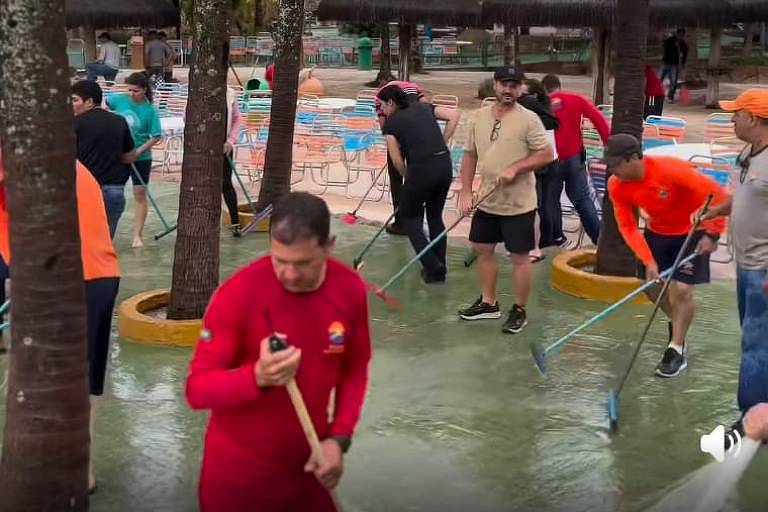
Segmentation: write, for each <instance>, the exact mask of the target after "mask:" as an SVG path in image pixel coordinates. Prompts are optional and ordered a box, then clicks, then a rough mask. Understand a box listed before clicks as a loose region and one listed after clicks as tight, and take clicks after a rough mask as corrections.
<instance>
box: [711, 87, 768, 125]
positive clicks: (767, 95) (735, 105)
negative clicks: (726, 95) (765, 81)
mask: <svg viewBox="0 0 768 512" xmlns="http://www.w3.org/2000/svg"><path fill="white" fill-rule="evenodd" d="M720 108H722V109H723V110H725V111H727V112H735V111H737V110H746V111H747V112H749V113H750V114H752V115H753V116H757V117H765V118H768V89H749V90H747V91H744V92H743V93H741V94H739V96H738V97H737V98H736V99H735V100H733V101H721V102H720Z"/></svg>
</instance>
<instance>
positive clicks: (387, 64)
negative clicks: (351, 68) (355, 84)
mask: <svg viewBox="0 0 768 512" xmlns="http://www.w3.org/2000/svg"><path fill="white" fill-rule="evenodd" d="M379 34H380V35H381V57H380V62H379V74H378V75H376V78H375V79H374V80H373V81H372V82H368V83H367V84H365V85H366V87H379V86H382V85H384V84H386V83H387V82H391V81H392V80H394V79H395V77H394V76H393V75H392V57H391V53H392V49H391V48H390V44H389V38H390V35H389V22H384V23H380V24H379Z"/></svg>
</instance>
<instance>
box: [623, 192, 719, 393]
mask: <svg viewBox="0 0 768 512" xmlns="http://www.w3.org/2000/svg"><path fill="white" fill-rule="evenodd" d="M712 198H713V195H712V194H709V196H707V200H706V201H705V202H704V206H703V207H702V208H701V210H699V213H698V214H697V215H696V218H695V219H694V221H693V225H692V226H691V230H690V231H689V232H688V236H686V237H685V241H684V242H683V246H682V247H681V248H680V251H679V252H678V253H677V257H676V258H675V262H674V263H673V264H672V267H670V268H671V270H672V272H670V276H669V277H668V278H667V279H666V280H665V281H664V286H662V287H661V293H659V296H658V297H657V298H656V304H654V305H653V311H652V312H651V317H650V318H649V319H648V323H647V324H645V329H644V330H643V335H642V336H640V341H639V342H638V344H637V347H635V352H634V353H633V354H632V359H630V360H629V366H628V367H627V371H626V373H625V374H624V378H623V379H621V381H620V382H619V386H618V387H617V388H616V396H617V397H618V396H619V395H620V394H621V390H622V389H624V384H625V383H626V382H627V378H628V377H629V374H630V373H631V372H632V366H634V364H635V360H636V359H637V355H638V354H639V353H640V348H641V347H642V346H643V343H644V342H645V338H646V337H647V336H648V332H649V331H650V330H651V325H653V320H654V319H655V318H656V313H658V312H659V308H660V307H661V301H662V300H664V295H665V294H666V293H667V289H669V285H670V284H671V283H672V279H673V278H674V276H675V272H677V269H678V268H679V267H680V265H681V263H682V261H683V254H685V251H686V249H688V244H690V243H691V239H692V238H693V234H694V233H695V232H696V230H697V229H698V228H699V224H701V218H702V217H704V214H705V213H707V210H708V209H709V205H710V203H711V202H712Z"/></svg>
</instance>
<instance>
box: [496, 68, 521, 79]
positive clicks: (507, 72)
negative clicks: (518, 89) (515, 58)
mask: <svg viewBox="0 0 768 512" xmlns="http://www.w3.org/2000/svg"><path fill="white" fill-rule="evenodd" d="M493 79H494V80H498V81H499V82H510V81H512V82H522V81H523V80H525V73H523V70H522V69H520V68H516V67H514V66H504V67H501V68H498V69H497V70H496V72H495V73H494V74H493Z"/></svg>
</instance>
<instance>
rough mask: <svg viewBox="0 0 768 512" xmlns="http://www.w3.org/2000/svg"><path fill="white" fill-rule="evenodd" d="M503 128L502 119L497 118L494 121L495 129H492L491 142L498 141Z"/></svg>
mask: <svg viewBox="0 0 768 512" xmlns="http://www.w3.org/2000/svg"><path fill="white" fill-rule="evenodd" d="M500 129H501V121H500V120H498V119H497V120H496V121H494V122H493V130H491V142H496V139H498V138H499V130H500Z"/></svg>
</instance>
